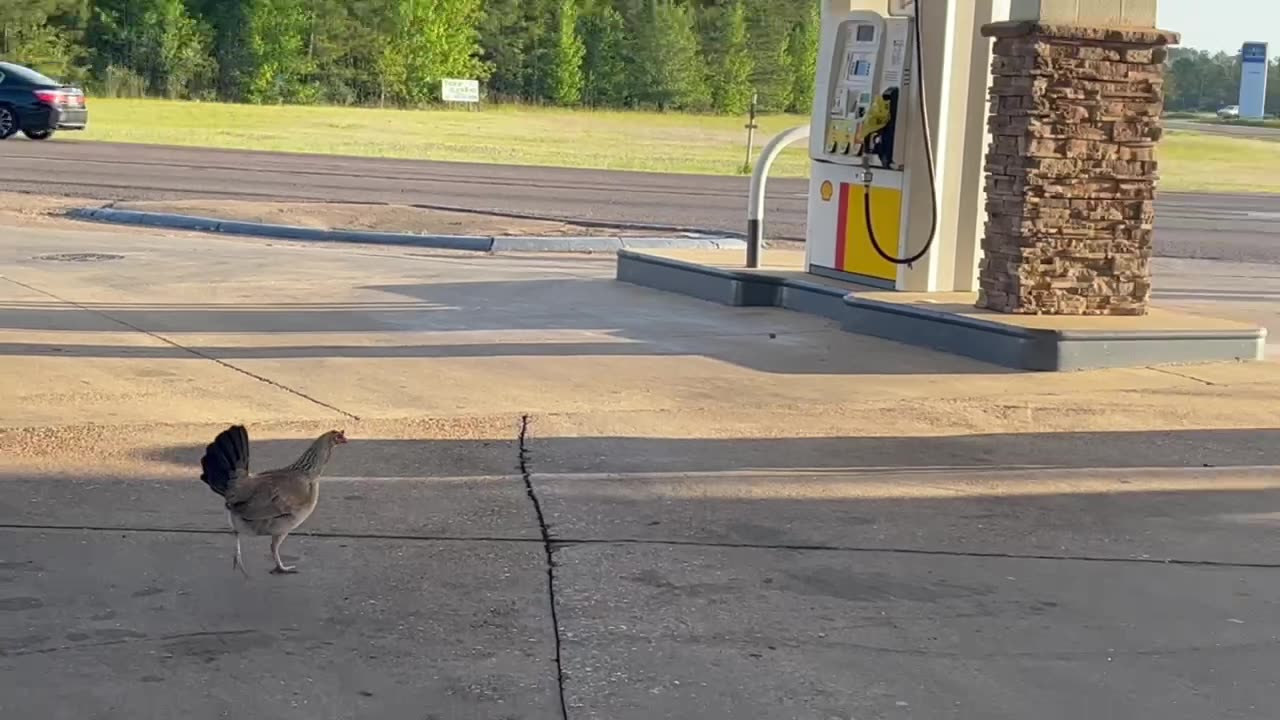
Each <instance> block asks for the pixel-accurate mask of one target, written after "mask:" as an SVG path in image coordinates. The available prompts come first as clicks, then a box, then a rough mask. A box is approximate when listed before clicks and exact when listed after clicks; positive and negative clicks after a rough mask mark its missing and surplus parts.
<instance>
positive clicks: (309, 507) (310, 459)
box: [200, 425, 347, 577]
mask: <svg viewBox="0 0 1280 720" xmlns="http://www.w3.org/2000/svg"><path fill="white" fill-rule="evenodd" d="M346 442H347V436H346V434H345V433H343V431H341V430H330V431H329V432H326V433H325V434H323V435H321V436H320V437H318V438H316V440H315V442H313V443H311V447H309V448H307V451H306V452H304V453H302V456H301V457H299V458H298V459H297V460H296V461H294V462H293V464H292V465H289V466H288V467H283V468H279V469H277V470H267V471H266V472H262V473H257V474H254V473H251V472H250V471H249V432H248V431H247V430H245V428H244V426H243V425H233V426H231V427H229V428H227V429H226V430H223V431H222V432H221V433H219V434H218V437H217V438H215V439H214V441H213V442H212V443H210V444H209V446H208V447H207V448H205V452H204V457H203V458H201V459H200V467H201V468H203V472H202V473H201V474H200V479H201V480H203V481H204V483H205V484H206V485H208V486H209V488H210V489H211V490H213V491H214V492H215V493H217V494H219V495H221V496H222V497H223V498H225V499H226V508H227V520H228V522H230V523H231V532H232V533H234V534H235V536H236V554H235V558H234V559H233V560H232V565H231V566H232V567H233V568H235V569H238V570H240V572H242V573H244V574H245V576H246V577H247V576H248V574H249V573H248V571H247V570H245V567H244V560H243V558H242V557H241V555H240V535H241V534H242V533H243V534H245V535H251V536H253V535H256V536H263V535H270V536H271V557H272V558H273V559H274V560H275V562H276V566H275V568H273V569H272V570H271V572H272V573H273V574H283V573H294V572H297V570H296V569H295V568H293V567H292V566H286V565H285V564H284V563H283V562H281V561H280V544H281V543H283V542H284V539H285V537H286V536H288V535H289V533H290V532H292V531H293V530H295V529H297V527H298V526H299V525H301V524H302V523H303V522H305V521H306V519H307V518H308V517H309V516H310V515H311V513H312V511H314V510H315V509H316V503H317V502H318V501H319V499H320V474H321V473H322V472H324V468H325V465H327V464H328V463H329V457H330V455H332V454H333V448H334V446H335V445H342V444H344V443H346Z"/></svg>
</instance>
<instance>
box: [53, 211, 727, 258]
mask: <svg viewBox="0 0 1280 720" xmlns="http://www.w3.org/2000/svg"><path fill="white" fill-rule="evenodd" d="M68 216H69V217H72V218H75V219H77V220H90V221H94V222H103V223H112V224H116V225H142V226H146V227H162V228H169V229H173V230H192V231H196V232H216V233H228V234H232V235H250V236H255V237H268V238H279V239H282V240H307V241H313V242H347V243H366V244H372V245H405V246H410V247H425V248H437V249H443V250H470V251H473V252H611V251H616V250H625V249H628V248H632V249H649V250H652V249H662V248H671V249H683V248H688V249H697V250H738V249H745V248H746V246H747V245H746V242H745V241H743V240H741V239H738V238H733V237H723V236H698V235H695V234H692V233H690V234H688V235H687V236H684V237H674V236H673V237H634V238H628V237H620V236H612V235H602V236H598V237H505V236H504V237H498V236H485V235H416V234H413V233H391V232H373V231H364V230H323V229H320V228H304V227H296V226H293V225H271V224H268V223H254V222H242V221H239V220H218V219H216V218H207V217H199V216H195V215H176V214H173V213H157V212H146V211H143V210H118V209H115V208H77V209H74V210H71V211H70V212H69V213H68Z"/></svg>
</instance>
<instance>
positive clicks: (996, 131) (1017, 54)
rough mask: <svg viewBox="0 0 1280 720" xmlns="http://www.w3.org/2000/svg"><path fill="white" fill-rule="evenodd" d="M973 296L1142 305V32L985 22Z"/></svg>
mask: <svg viewBox="0 0 1280 720" xmlns="http://www.w3.org/2000/svg"><path fill="white" fill-rule="evenodd" d="M983 32H984V34H985V35H987V36H989V37H995V38H996V41H995V51H994V58H993V60H992V69H993V76H994V77H993V81H992V86H991V115H990V131H991V136H992V137H991V144H990V147H989V148H988V153H987V158H986V191H987V224H986V232H985V235H984V237H983V241H982V248H983V251H984V257H983V260H982V262H981V264H980V269H979V288H980V290H979V295H978V307H981V308H986V309H990V310H996V311H999V312H1006V313H1030V314H1041V313H1043V314H1067V315H1143V314H1145V313H1146V311H1147V306H1148V301H1149V299H1150V296H1151V236H1152V223H1153V221H1154V219H1155V211H1154V208H1153V201H1154V199H1155V190H1156V143H1157V142H1158V141H1159V140H1160V136H1161V132H1162V126H1161V120H1160V113H1161V109H1162V107H1163V102H1164V89H1163V76H1164V73H1163V63H1164V61H1165V57H1166V55H1167V49H1166V47H1165V46H1166V45H1169V44H1173V43H1176V42H1177V40H1178V37H1177V35H1176V34H1173V33H1166V32H1162V31H1159V30H1154V29H1136V28H1118V29H1117V28H1095V27H1080V26H1057V25H1038V24H1033V23H997V24H994V25H988V26H986V27H985V28H983Z"/></svg>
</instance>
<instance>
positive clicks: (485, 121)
mask: <svg viewBox="0 0 1280 720" xmlns="http://www.w3.org/2000/svg"><path fill="white" fill-rule="evenodd" d="M90 108H91V109H90V115H91V125H90V129H89V130H88V131H86V132H85V133H82V134H72V133H67V134H66V135H65V137H67V138H77V137H78V138H83V139H92V140H109V141H115V142H136V143H157V144H169V145H194V146H203V147H225V148H247V149H257V150H283V151H291V152H313V153H332V154H340V155H365V156H374V157H396V158H419V159H428V160H459V161H469V162H490V163H511V164H521V165H556V166H570V167H590V168H607V169H616V170H651V171H659V172H686V173H711V174H732V173H735V172H737V171H738V169H739V168H740V167H741V166H742V163H743V160H744V153H745V142H746V130H745V129H744V128H743V125H744V119H743V118H737V117H703V116H691V115H682V114H676V113H666V114H660V113H633V112H589V111H570V110H561V109H539V108H530V107H510V106H507V107H492V108H486V109H484V110H483V111H481V112H468V111H465V110H456V111H454V110H430V111H402V110H376V109H348V108H333V107H276V106H251V105H224V104H215V103H191V102H170V101H160V100H112V99H94V100H92V101H91V102H90ZM807 121H808V119H807V118H805V117H801V116H795V115H791V116H786V115H781V116H779V115H775V116H768V117H763V118H761V119H760V121H759V124H760V130H759V131H757V133H756V143H757V145H758V146H760V145H763V144H764V143H765V142H767V141H768V140H769V138H771V137H773V136H774V135H775V134H777V133H779V132H781V131H783V130H785V129H787V128H790V127H794V126H796V125H801V124H804V123H806V122H807ZM806 157H807V156H806V151H805V148H804V146H803V144H800V145H793V146H792V147H791V149H789V150H788V151H787V152H785V153H784V154H783V155H782V156H781V157H780V158H779V159H778V162H777V164H776V165H775V166H774V175H775V176H779V177H784V176H790V177H803V176H804V175H805V174H806V172H807V160H806ZM1160 162H1161V168H1160V174H1161V178H1162V179H1161V188H1162V189H1165V190H1171V191H1206V192H1209V191H1213V192H1271V193H1280V173H1277V172H1276V170H1275V169H1276V168H1280V143H1274V142H1265V141H1259V140H1250V139H1244V138H1231V137H1222V136H1213V135H1206V134H1198V133H1192V132H1183V131H1177V132H1170V133H1169V134H1168V135H1167V136H1166V139H1165V141H1164V142H1163V143H1162V144H1161V149H1160Z"/></svg>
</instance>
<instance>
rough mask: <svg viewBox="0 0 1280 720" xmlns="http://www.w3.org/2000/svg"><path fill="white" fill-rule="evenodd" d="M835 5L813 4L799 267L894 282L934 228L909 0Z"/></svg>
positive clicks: (920, 253)
mask: <svg viewBox="0 0 1280 720" xmlns="http://www.w3.org/2000/svg"><path fill="white" fill-rule="evenodd" d="M835 4H836V3H835V2H833V1H832V0H827V1H826V2H824V3H823V8H822V12H823V28H824V31H823V36H822V46H821V48H820V49H819V52H820V53H821V54H820V55H819V57H820V62H819V69H818V78H817V87H816V88H815V90H816V92H815V93H814V110H813V124H814V126H813V129H812V131H811V132H810V143H809V151H810V159H811V163H810V181H809V182H810V192H809V222H808V230H807V237H806V251H805V254H806V265H807V266H808V270H809V272H811V273H814V274H817V275H823V276H827V277H831V278H835V279H840V280H849V281H853V282H858V283H861V284H866V285H873V286H878V287H887V288H896V287H897V286H898V284H899V282H898V279H899V268H900V267H903V266H910V265H911V264H913V263H915V262H916V261H918V260H920V259H921V258H923V257H924V256H925V255H926V254H928V252H929V250H930V247H931V246H932V242H933V236H934V235H935V234H936V231H937V225H938V217H937V215H938V213H937V185H936V180H935V178H934V167H933V160H934V158H933V148H932V140H931V138H930V133H929V125H928V113H927V107H926V103H925V94H924V92H923V89H922V88H921V80H920V78H919V74H920V71H919V69H920V68H921V67H922V66H923V52H922V49H921V31H920V21H919V18H918V17H917V13H916V9H915V5H916V2H915V0H893V1H892V2H889V3H888V11H889V14H888V16H885V15H882V14H880V13H878V12H874V11H868V10H845V11H843V12H841V11H840V10H839V9H838V8H833V5H835ZM845 7H846V8H847V7H848V4H847V3H846V4H845ZM824 60H825V62H824ZM911 104H918V107H919V113H918V115H917V114H915V113H912V112H910V105H911ZM913 120H914V121H915V124H918V126H919V129H918V131H917V132H919V137H920V140H919V141H917V140H916V138H915V137H912V135H913V134H914V133H913V131H916V129H915V128H914V127H912V125H913V122H912V121H913ZM917 152H919V153H924V156H925V160H926V161H927V164H928V173H929V188H930V195H931V199H932V200H933V207H932V208H931V213H930V214H931V216H932V221H931V223H930V228H929V234H928V235H927V236H926V237H923V238H921V241H920V242H919V243H915V244H916V245H918V246H919V249H917V250H915V251H912V250H910V249H909V246H910V245H912V244H913V243H911V242H909V240H910V239H911V238H909V233H908V228H909V225H910V223H909V222H908V215H909V212H910V193H909V190H910V188H911V184H910V177H909V176H910V172H911V168H910V167H909V164H908V160H909V159H910V154H911V153H917Z"/></svg>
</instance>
